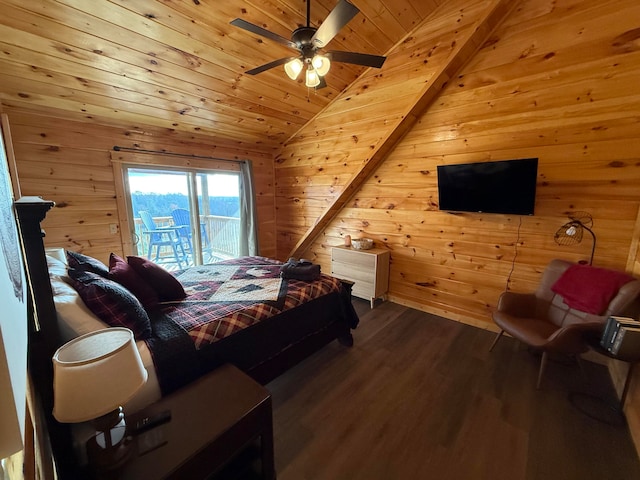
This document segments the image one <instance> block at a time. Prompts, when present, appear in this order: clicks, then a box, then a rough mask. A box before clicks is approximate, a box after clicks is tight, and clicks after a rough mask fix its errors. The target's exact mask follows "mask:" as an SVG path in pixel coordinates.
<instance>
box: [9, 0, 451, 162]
mask: <svg viewBox="0 0 640 480" xmlns="http://www.w3.org/2000/svg"><path fill="white" fill-rule="evenodd" d="M442 2H443V0H352V3H353V4H354V5H355V6H357V7H358V8H359V9H360V13H358V14H357V15H356V16H355V18H354V19H353V20H351V22H350V23H349V24H348V25H347V26H346V27H344V28H343V29H342V30H341V31H340V32H339V33H338V35H337V36H336V37H335V38H334V39H333V40H332V41H331V42H330V43H329V45H328V46H327V49H329V50H343V51H356V52H362V53H368V54H375V55H384V54H385V53H386V52H387V51H389V50H390V49H391V48H392V47H393V46H394V45H395V44H396V43H398V42H400V41H402V40H403V39H404V38H405V37H406V35H407V34H408V33H409V32H411V31H412V30H413V29H414V28H415V27H416V26H417V25H418V24H419V23H420V22H421V21H422V20H423V19H424V18H426V17H427V16H429V14H430V13H431V12H432V11H433V10H434V9H435V8H436V7H437V6H438V4H441V3H442ZM336 4H337V1H336V0H315V1H313V2H312V3H311V25H312V26H319V25H320V24H321V22H322V20H323V19H324V18H326V16H327V15H328V14H329V12H330V11H331V10H332V9H333V8H334V6H335V5H336ZM0 6H1V9H2V15H0V47H1V48H0V98H1V100H2V103H3V104H5V105H7V106H12V107H29V108H36V109H39V110H42V109H44V110H52V111H53V110H63V111H65V115H68V116H69V118H81V119H85V120H87V121H91V122H99V123H105V122H106V123H111V124H114V125H151V126H157V127H163V128H167V129H173V130H179V131H185V132H199V133H204V134H210V135H214V136H215V137H218V138H226V139H230V140H234V141H237V142H239V143H244V144H246V143H250V144H253V145H256V144H262V145H264V147H265V148H266V149H273V150H274V151H275V150H277V149H279V147H280V145H282V144H283V143H284V142H285V141H286V140H287V139H288V138H290V137H291V136H292V135H293V134H295V133H296V132H297V131H298V130H299V129H300V128H301V127H302V126H303V125H305V124H306V123H307V122H308V121H309V120H311V119H312V118H313V117H314V116H315V115H316V114H317V113H318V112H320V111H321V110H322V109H323V108H324V107H325V106H326V105H327V104H328V103H329V102H331V100H332V99H334V98H335V97H336V96H337V95H338V94H339V93H340V92H341V91H343V90H344V89H345V88H347V86H348V85H350V84H351V83H352V82H354V81H355V80H356V79H357V78H358V76H360V75H361V74H362V73H363V72H364V71H365V69H364V68H363V67H357V66H354V65H349V64H344V63H340V64H339V63H335V62H334V63H333V64H332V68H331V71H330V72H329V74H328V75H327V76H326V82H327V87H326V88H323V89H318V90H313V89H308V88H307V87H306V86H305V85H304V82H303V81H302V80H298V81H292V80H290V79H289V78H288V77H287V76H286V75H285V73H284V71H283V69H282V67H277V68H274V69H271V70H269V71H266V72H263V73H261V74H259V75H256V76H251V75H247V74H245V73H244V72H245V71H246V70H248V69H251V68H254V67H257V66H260V65H262V64H265V63H268V62H270V61H272V60H275V59H278V58H282V57H288V56H291V54H292V53H294V54H295V51H294V50H291V49H289V48H287V47H285V46H283V45H280V44H278V43H277V42H274V41H271V40H269V39H266V38H264V37H261V36H258V35H255V34H253V33H250V32H247V31H245V30H242V29H240V28H238V27H234V26H232V25H230V24H229V22H230V21H231V20H232V19H234V18H237V17H239V18H242V19H244V20H246V21H248V22H251V23H254V24H257V25H260V26H261V27H263V28H266V29H268V30H270V31H273V32H274V33H277V34H278V35H281V36H283V37H285V38H290V36H291V32H292V31H293V30H294V29H295V28H297V27H298V26H301V25H304V24H305V23H306V9H307V6H306V1H304V0H91V1H90V2H89V1H86V0H37V1H27V2H25V1H24V0H0ZM383 68H384V67H383Z"/></svg>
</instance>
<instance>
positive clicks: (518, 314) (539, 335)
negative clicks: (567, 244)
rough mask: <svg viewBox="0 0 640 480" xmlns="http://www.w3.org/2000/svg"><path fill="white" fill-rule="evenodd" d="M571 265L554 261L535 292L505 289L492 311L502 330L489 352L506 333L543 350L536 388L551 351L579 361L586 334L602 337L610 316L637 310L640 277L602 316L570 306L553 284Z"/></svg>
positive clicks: (585, 343)
mask: <svg viewBox="0 0 640 480" xmlns="http://www.w3.org/2000/svg"><path fill="white" fill-rule="evenodd" d="M571 265H572V263H571V262H567V261H565V260H552V261H551V262H550V263H549V265H548V266H547V268H546V269H545V271H544V273H543V275H542V279H541V281H540V284H539V285H538V288H537V290H536V291H535V292H534V293H515V292H504V293H503V294H502V295H501V296H500V299H499V300H498V308H497V310H496V311H495V312H494V313H493V321H494V322H495V323H496V325H498V326H499V327H500V332H499V333H498V334H497V336H496V338H495V340H494V341H493V344H492V345H491V348H490V351H491V350H493V348H494V347H495V345H496V344H497V343H498V340H500V338H501V337H502V335H503V334H504V332H507V333H508V334H509V335H511V336H512V337H514V338H517V339H518V340H520V341H521V342H523V343H525V344H526V345H529V346H530V347H532V348H534V349H537V350H541V351H542V359H541V361H540V370H539V372H538V383H537V388H540V382H541V380H542V375H543V373H544V369H545V367H546V364H547V359H548V354H549V353H550V352H555V353H561V354H566V355H570V356H575V357H576V359H577V360H578V362H579V361H580V354H581V353H584V352H586V351H587V350H588V349H589V346H588V343H587V342H586V336H587V335H590V336H592V337H593V336H594V335H596V336H599V335H600V334H601V332H602V329H603V328H604V325H605V323H606V320H607V318H609V316H611V315H635V314H636V313H637V312H636V311H635V310H636V309H637V308H638V303H637V302H636V299H637V298H638V296H639V295H640V280H637V279H636V280H632V281H630V282H628V283H626V284H624V285H623V286H622V287H621V288H620V289H619V290H618V292H617V294H615V296H614V297H613V298H612V299H611V300H610V302H609V304H608V306H607V308H606V310H605V311H604V312H603V313H602V314H601V315H594V314H592V313H587V312H583V311H581V310H577V309H575V308H571V307H569V306H568V305H567V304H566V303H565V301H564V299H563V297H562V296H561V295H559V294H557V293H555V292H554V291H553V290H552V288H551V287H552V286H553V285H554V284H555V283H556V281H557V280H558V279H559V278H560V277H561V276H562V274H563V273H564V272H565V270H567V268H569V266H571Z"/></svg>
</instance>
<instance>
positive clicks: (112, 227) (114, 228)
mask: <svg viewBox="0 0 640 480" xmlns="http://www.w3.org/2000/svg"><path fill="white" fill-rule="evenodd" d="M109 233H111V234H116V233H118V224H117V223H110V224H109Z"/></svg>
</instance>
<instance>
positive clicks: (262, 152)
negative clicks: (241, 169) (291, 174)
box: [4, 106, 275, 261]
mask: <svg viewBox="0 0 640 480" xmlns="http://www.w3.org/2000/svg"><path fill="white" fill-rule="evenodd" d="M4 112H5V113H7V114H8V116H9V122H10V124H11V132H12V136H13V142H14V149H15V154H16V160H17V165H18V175H19V177H20V185H21V188H22V195H36V196H40V197H43V198H45V199H47V200H53V201H54V202H56V207H55V208H54V209H53V210H52V211H51V212H50V213H49V215H48V216H47V218H46V220H45V222H44V227H45V229H46V233H47V236H46V238H45V242H46V244H47V246H58V247H64V248H67V249H70V250H76V251H81V252H84V253H86V254H88V255H92V256H94V257H96V258H99V259H101V260H103V261H108V259H109V254H110V253H111V252H114V253H117V254H119V255H122V254H123V238H122V237H121V233H122V229H119V231H118V233H115V234H112V233H110V230H109V225H110V224H113V223H116V224H117V223H118V211H117V205H116V187H115V183H114V177H113V169H112V165H111V159H110V153H111V151H112V149H113V146H114V145H119V146H122V147H135V148H143V149H149V150H164V151H170V152H176V153H184V154H189V155H192V154H193V155H206V156H214V157H218V158H226V159H233V160H238V159H248V160H251V161H252V162H253V166H254V175H255V179H256V192H257V202H258V216H259V219H260V222H259V233H258V234H259V242H260V252H261V254H263V255H266V256H274V255H275V213H274V190H273V183H274V182H273V152H272V151H270V150H266V149H264V148H262V149H261V148H260V147H247V146H246V145H242V144H240V143H239V142H229V141H224V140H219V139H215V138H212V137H210V136H205V135H197V134H189V133H184V132H178V131H168V130H166V129H158V128H155V127H149V126H133V125H122V126H113V125H110V124H106V122H105V124H101V123H100V120H99V119H95V118H94V119H91V120H89V121H87V120H86V119H85V120H83V119H81V118H78V119H69V118H68V114H61V113H59V112H55V111H46V112H40V111H38V112H36V111H30V110H24V109H21V108H12V107H10V106H5V108H4Z"/></svg>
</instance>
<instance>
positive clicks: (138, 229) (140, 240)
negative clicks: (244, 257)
mask: <svg viewBox="0 0 640 480" xmlns="http://www.w3.org/2000/svg"><path fill="white" fill-rule="evenodd" d="M153 221H154V222H155V224H156V226H157V227H158V228H161V227H170V226H174V223H173V218H172V217H171V216H166V217H153ZM134 228H135V234H136V237H137V244H136V248H137V252H138V253H137V254H138V255H140V256H143V257H146V256H147V253H148V251H149V239H150V235H149V234H147V233H145V229H144V225H143V224H142V220H141V219H140V218H135V219H134ZM200 228H201V230H203V235H202V238H203V241H202V253H203V260H204V262H205V263H213V262H216V261H219V260H225V259H228V258H236V257H238V256H239V255H240V219H239V218H236V217H222V216H217V215H200ZM205 232H206V233H205ZM206 240H208V242H207V241H206ZM188 253H189V252H188ZM154 257H155V251H154ZM172 259H173V252H172V251H171V249H170V248H168V247H163V248H162V249H161V251H160V260H161V262H162V263H163V264H165V265H167V266H168V265H171V264H175V266H176V268H177V267H178V265H177V262H172V261H171V260H172ZM187 264H189V265H193V258H192V257H191V255H189V256H188V258H187ZM171 269H172V268H171Z"/></svg>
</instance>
